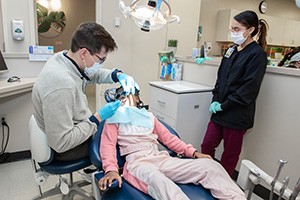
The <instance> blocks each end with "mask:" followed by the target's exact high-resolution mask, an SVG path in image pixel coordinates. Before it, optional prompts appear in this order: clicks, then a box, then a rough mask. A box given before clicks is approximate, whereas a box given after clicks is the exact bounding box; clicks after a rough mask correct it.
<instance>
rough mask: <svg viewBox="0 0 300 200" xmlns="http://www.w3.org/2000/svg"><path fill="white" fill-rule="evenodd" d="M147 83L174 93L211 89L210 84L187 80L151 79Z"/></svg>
mask: <svg viewBox="0 0 300 200" xmlns="http://www.w3.org/2000/svg"><path fill="white" fill-rule="evenodd" d="M149 84H150V85H151V86H154V87H160V88H163V89H165V90H167V91H170V92H173V93H176V94H184V93H194V92H207V91H211V90H212V89H213V88H212V87H211V86H206V85H200V84H196V83H192V82H188V81H151V82H149Z"/></svg>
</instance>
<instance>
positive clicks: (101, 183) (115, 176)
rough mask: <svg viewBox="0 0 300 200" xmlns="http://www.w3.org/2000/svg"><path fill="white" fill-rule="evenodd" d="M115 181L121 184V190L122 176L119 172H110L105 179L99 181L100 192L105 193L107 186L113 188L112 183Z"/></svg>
mask: <svg viewBox="0 0 300 200" xmlns="http://www.w3.org/2000/svg"><path fill="white" fill-rule="evenodd" d="M114 180H117V181H118V183H119V188H121V185H122V178H121V176H120V175H119V173H118V172H116V171H109V172H107V173H106V174H105V176H104V177H103V178H101V179H100V180H99V183H98V184H99V188H100V190H102V191H104V190H106V189H107V186H108V187H111V186H112V183H113V181H114Z"/></svg>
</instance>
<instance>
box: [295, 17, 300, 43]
mask: <svg viewBox="0 0 300 200" xmlns="http://www.w3.org/2000/svg"><path fill="white" fill-rule="evenodd" d="M295 27H296V30H295V34H294V40H295V44H294V46H300V21H296V25H295Z"/></svg>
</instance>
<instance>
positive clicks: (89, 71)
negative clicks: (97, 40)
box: [84, 62, 102, 77]
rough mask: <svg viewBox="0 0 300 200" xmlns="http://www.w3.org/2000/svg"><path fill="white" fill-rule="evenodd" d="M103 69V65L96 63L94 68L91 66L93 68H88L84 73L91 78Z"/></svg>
mask: <svg viewBox="0 0 300 200" xmlns="http://www.w3.org/2000/svg"><path fill="white" fill-rule="evenodd" d="M101 67H102V65H101V64H99V63H97V62H95V63H94V64H93V66H91V67H86V68H85V69H84V72H85V74H86V75H87V76H89V77H91V76H93V75H94V74H95V73H97V72H98V71H99V69H100V68H101Z"/></svg>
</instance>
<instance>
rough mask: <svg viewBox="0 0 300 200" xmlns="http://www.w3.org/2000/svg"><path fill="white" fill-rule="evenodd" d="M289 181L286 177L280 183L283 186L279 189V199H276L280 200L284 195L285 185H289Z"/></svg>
mask: <svg viewBox="0 0 300 200" xmlns="http://www.w3.org/2000/svg"><path fill="white" fill-rule="evenodd" d="M289 181H290V177H288V176H286V177H285V178H284V179H283V181H282V183H283V186H282V187H281V189H280V192H279V197H278V200H281V199H282V195H283V193H284V190H285V189H286V188H287V185H288V184H289Z"/></svg>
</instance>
